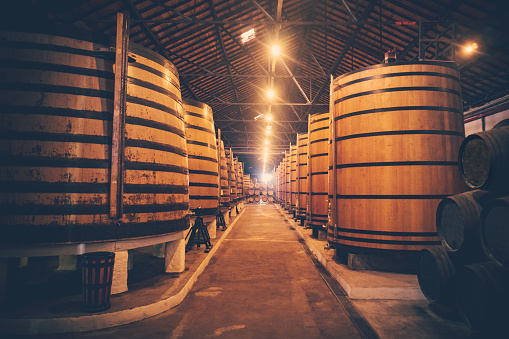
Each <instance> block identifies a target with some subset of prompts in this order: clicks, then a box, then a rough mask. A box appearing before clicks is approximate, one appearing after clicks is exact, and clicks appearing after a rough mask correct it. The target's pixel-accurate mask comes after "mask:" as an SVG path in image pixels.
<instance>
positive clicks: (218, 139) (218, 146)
mask: <svg viewBox="0 0 509 339" xmlns="http://www.w3.org/2000/svg"><path fill="white" fill-rule="evenodd" d="M216 144H217V174H218V175H217V177H218V180H219V181H218V186H217V187H218V188H219V189H218V192H217V194H218V195H217V199H218V205H217V208H218V212H220V211H221V130H220V129H219V128H218V129H217V140H216Z"/></svg>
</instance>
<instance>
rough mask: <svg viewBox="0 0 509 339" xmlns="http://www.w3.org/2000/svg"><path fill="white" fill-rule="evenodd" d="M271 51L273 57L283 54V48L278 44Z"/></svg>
mask: <svg viewBox="0 0 509 339" xmlns="http://www.w3.org/2000/svg"><path fill="white" fill-rule="evenodd" d="M270 51H271V53H272V55H274V56H278V55H279V53H281V47H280V46H279V45H278V44H274V45H272V47H271V48H270Z"/></svg>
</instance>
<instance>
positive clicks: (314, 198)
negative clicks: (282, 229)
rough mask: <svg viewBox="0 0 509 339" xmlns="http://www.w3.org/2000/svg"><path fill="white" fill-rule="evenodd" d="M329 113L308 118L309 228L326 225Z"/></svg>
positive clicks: (307, 218) (307, 215)
mask: <svg viewBox="0 0 509 339" xmlns="http://www.w3.org/2000/svg"><path fill="white" fill-rule="evenodd" d="M328 140H329V113H317V114H313V115H310V116H309V127H308V168H307V170H308V193H309V195H308V206H307V212H306V221H307V224H308V225H310V226H315V227H322V226H323V225H325V224H326V223H327V206H328V205H327V204H328V200H327V194H328V186H327V182H328V181H327V176H328V172H327V171H328V168H329V163H328V161H329V153H328V145H327V143H328Z"/></svg>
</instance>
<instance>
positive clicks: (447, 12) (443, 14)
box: [398, 0, 464, 60]
mask: <svg viewBox="0 0 509 339" xmlns="http://www.w3.org/2000/svg"><path fill="white" fill-rule="evenodd" d="M463 1H464V0H454V1H453V2H452V3H451V4H450V5H449V6H447V8H446V9H444V10H443V11H440V14H439V15H437V16H436V17H435V18H427V19H428V20H433V19H435V20H437V21H444V20H446V19H447V17H448V16H450V15H451V14H452V13H453V12H454V11H455V10H456V8H458V6H459V5H461V4H462V3H463ZM421 24H422V23H421ZM417 44H419V35H417V37H415V39H414V40H412V41H411V42H410V43H409V44H408V45H407V46H406V48H405V49H404V50H403V51H401V53H398V58H399V59H400V60H403V58H405V57H406V55H407V54H408V52H410V51H411V50H412V49H413V48H414V47H415V46H416V45H417Z"/></svg>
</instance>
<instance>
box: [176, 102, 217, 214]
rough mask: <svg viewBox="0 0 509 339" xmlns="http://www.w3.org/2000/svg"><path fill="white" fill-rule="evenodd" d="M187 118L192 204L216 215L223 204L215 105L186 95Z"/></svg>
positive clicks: (203, 212)
mask: <svg viewBox="0 0 509 339" xmlns="http://www.w3.org/2000/svg"><path fill="white" fill-rule="evenodd" d="M183 107H184V121H185V130H186V142H187V156H188V159H189V207H190V209H191V211H192V212H194V213H195V214H196V215H200V216H206V215H208V216H216V215H217V212H218V207H219V194H218V193H219V191H218V186H219V173H218V166H217V148H216V132H215V130H214V117H213V114H212V109H211V108H210V107H209V106H208V105H206V104H204V103H201V102H198V101H195V100H191V99H184V100H183Z"/></svg>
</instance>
